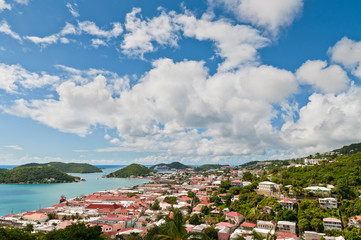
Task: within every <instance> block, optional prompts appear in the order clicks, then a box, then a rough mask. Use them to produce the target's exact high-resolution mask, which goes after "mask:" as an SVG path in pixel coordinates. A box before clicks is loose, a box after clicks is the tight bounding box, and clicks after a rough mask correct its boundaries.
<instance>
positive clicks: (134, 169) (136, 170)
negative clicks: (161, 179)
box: [106, 163, 153, 178]
mask: <svg viewBox="0 0 361 240" xmlns="http://www.w3.org/2000/svg"><path fill="white" fill-rule="evenodd" d="M152 172H153V170H151V169H149V168H147V167H146V166H143V165H141V164H136V163H133V164H130V165H129V166H127V167H125V168H122V169H119V170H118V171H115V172H112V173H110V174H108V175H107V176H106V177H110V178H111V177H115V178H128V177H130V176H134V177H138V176H142V177H146V176H149V175H150V174H151V173H152Z"/></svg>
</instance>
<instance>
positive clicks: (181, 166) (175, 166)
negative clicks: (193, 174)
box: [150, 162, 192, 170]
mask: <svg viewBox="0 0 361 240" xmlns="http://www.w3.org/2000/svg"><path fill="white" fill-rule="evenodd" d="M158 166H167V167H168V168H169V169H177V170H183V169H187V168H192V167H190V166H187V165H184V164H183V163H180V162H172V163H168V164H166V163H160V164H157V165H154V166H152V167H150V169H154V168H156V167H158Z"/></svg>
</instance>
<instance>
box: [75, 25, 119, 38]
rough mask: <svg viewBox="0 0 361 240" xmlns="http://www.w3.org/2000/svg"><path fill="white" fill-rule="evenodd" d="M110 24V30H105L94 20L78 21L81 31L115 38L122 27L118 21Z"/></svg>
mask: <svg viewBox="0 0 361 240" xmlns="http://www.w3.org/2000/svg"><path fill="white" fill-rule="evenodd" d="M112 25H113V29H112V30H109V31H105V30H102V29H100V28H99V27H98V26H97V25H96V24H95V23H94V22H91V21H84V22H78V27H79V29H80V30H81V31H83V32H85V33H87V34H90V35H93V36H97V37H104V38H107V39H110V38H116V37H118V36H119V35H120V34H122V32H123V27H122V25H121V24H120V23H118V22H115V23H112Z"/></svg>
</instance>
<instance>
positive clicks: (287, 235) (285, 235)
mask: <svg viewBox="0 0 361 240" xmlns="http://www.w3.org/2000/svg"><path fill="white" fill-rule="evenodd" d="M286 238H287V239H290V238H294V239H298V238H297V235H296V234H293V233H286V232H278V233H277V239H286Z"/></svg>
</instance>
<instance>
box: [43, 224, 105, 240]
mask: <svg viewBox="0 0 361 240" xmlns="http://www.w3.org/2000/svg"><path fill="white" fill-rule="evenodd" d="M45 239H46V240H58V239H59V240H60V239H62V240H74V239H77V240H88V239H92V240H104V239H107V237H106V236H105V235H103V233H102V229H101V227H100V226H94V227H87V226H85V224H84V223H79V224H72V225H70V226H67V227H66V228H64V229H60V230H56V231H51V232H49V233H48V234H47V235H46V238H45Z"/></svg>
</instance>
